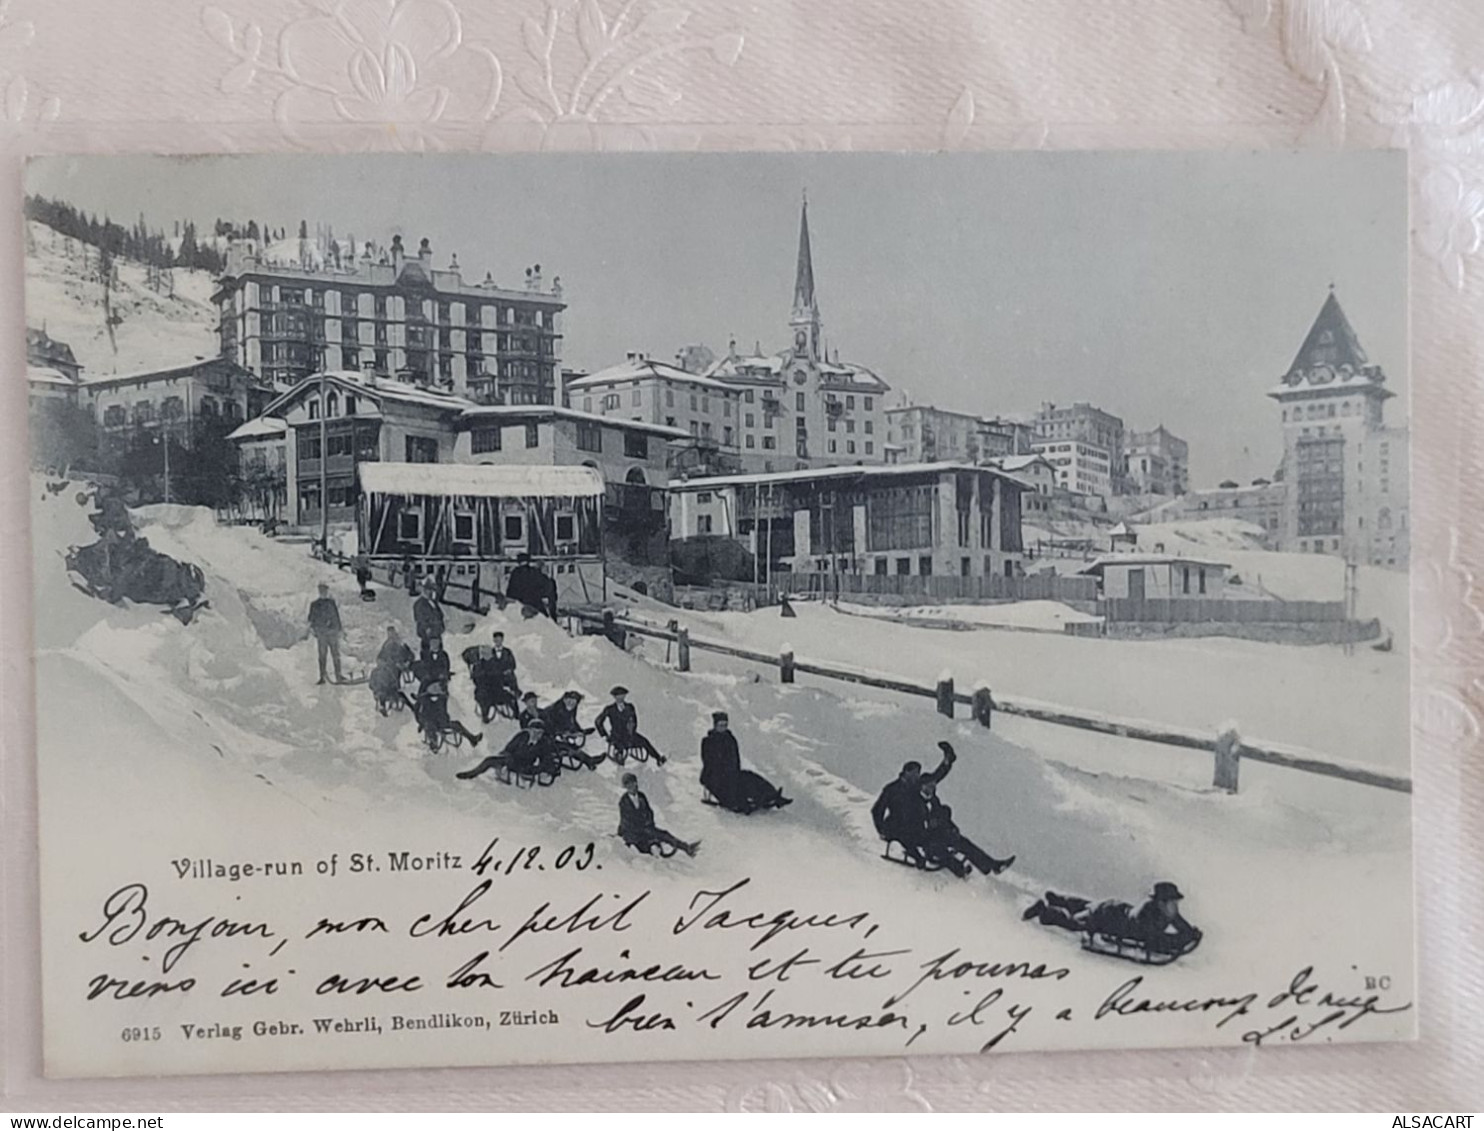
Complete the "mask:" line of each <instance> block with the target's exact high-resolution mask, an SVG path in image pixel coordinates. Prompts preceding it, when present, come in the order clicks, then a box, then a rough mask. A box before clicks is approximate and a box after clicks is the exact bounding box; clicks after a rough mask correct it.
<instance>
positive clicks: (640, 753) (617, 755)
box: [608, 738, 716, 805]
mask: <svg viewBox="0 0 1484 1131" xmlns="http://www.w3.org/2000/svg"><path fill="white" fill-rule="evenodd" d="M608 757H609V758H610V759H612V761H613V764H614V765H615V766H622V765H623V764H624V763H625V762H627V761H628V760H629V759H630V758H632V759H633V760H634V761H636V762H647V761H649V751H648V750H646V749H645V748H644V747H642V746H615V745H614V743H613V740H612V739H611V738H610V739H609V740H608ZM707 796H708V797H709V796H710V794H707ZM711 804H712V805H715V804H716V802H715V801H714V800H713V801H712V802H711Z"/></svg>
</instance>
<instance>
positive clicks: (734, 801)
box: [701, 711, 793, 814]
mask: <svg viewBox="0 0 1484 1131" xmlns="http://www.w3.org/2000/svg"><path fill="white" fill-rule="evenodd" d="M701 786H702V788H704V789H705V790H706V792H708V793H709V794H711V796H712V797H713V798H714V799H715V801H716V803H717V804H718V805H720V806H721V807H722V808H723V809H729V810H731V811H732V812H733V813H744V814H746V813H755V812H757V811H758V810H759V809H781V808H782V807H783V806H785V805H792V804H793V798H791V797H784V796H783V791H782V790H781V789H779V788H778V787H777V786H776V785H774V784H773V783H772V782H770V781H768V779H767V778H765V777H763V776H762V775H761V774H757V773H753V771H751V770H744V769H743V768H742V753H741V751H740V750H739V749H738V747H737V736H736V735H734V734H733V733H732V731H731V722H730V720H729V719H728V718H727V713H726V712H725V711H715V712H713V713H712V715H711V730H710V731H708V732H707V734H706V737H705V738H703V739H701Z"/></svg>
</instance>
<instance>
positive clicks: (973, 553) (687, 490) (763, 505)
mask: <svg viewBox="0 0 1484 1131" xmlns="http://www.w3.org/2000/svg"><path fill="white" fill-rule="evenodd" d="M1026 490H1027V487H1026V484H1025V483H1023V482H1022V481H1021V480H1019V479H1018V478H1016V477H1014V476H1011V475H1008V474H1006V473H1005V472H1002V471H1000V470H998V469H997V468H991V467H984V466H976V465H971V464H955V463H926V464H889V465H886V466H869V467H833V468H812V469H807V470H802V471H785V472H775V473H771V474H769V473H764V474H752V475H735V476H720V477H715V478H708V479H691V480H689V481H687V482H684V483H674V484H671V487H670V530H671V537H672V538H673V539H675V540H676V541H677V542H678V543H684V542H685V541H687V540H692V539H704V538H726V539H731V540H734V541H736V542H737V543H739V544H740V545H741V546H743V547H744V548H745V549H746V550H747V552H748V553H749V554H750V555H752V556H753V557H754V558H759V559H764V560H766V562H767V563H768V571H769V572H770V573H776V572H779V571H783V572H789V573H794V574H806V573H826V574H828V573H847V574H850V573H853V574H871V575H876V576H898V577H932V576H939V577H942V576H948V577H985V576H993V577H1013V576H1015V575H1016V574H1017V572H1018V571H1020V570H1021V569H1022V568H1023V566H1022V558H1023V554H1022V541H1021V496H1022V494H1023V493H1024V492H1025V491H1026Z"/></svg>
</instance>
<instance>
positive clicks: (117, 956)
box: [24, 150, 1419, 1077]
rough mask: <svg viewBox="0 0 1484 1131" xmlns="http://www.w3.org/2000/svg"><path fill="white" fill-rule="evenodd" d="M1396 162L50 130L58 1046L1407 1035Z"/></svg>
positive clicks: (809, 1052) (92, 1067) (1403, 437)
mask: <svg viewBox="0 0 1484 1131" xmlns="http://www.w3.org/2000/svg"><path fill="white" fill-rule="evenodd" d="M1407 195H1408V188H1407V161H1406V156H1405V155H1404V154H1403V153H1401V152H1398V151H1390V150H1374V151H1347V152H1341V151H1319V150H1315V151H1308V152H1287V151H1266V152H1239V151H1227V152H1221V153H1216V152H1186V153H1156V152H1145V153H1138V152H1083V153H1062V154H1052V153H1045V152H1040V153H1033V152H1021V153H1015V152H999V153H954V154H947V153H913V154H906V153H847V152H837V153H822V154H807V155H806V154H760V153H752V154H748V153H728V154H705V153H688V154H583V155H577V154H556V153H546V154H523V155H511V156H498V157H496V156H473V155H469V156H451V155H419V156H389V155H379V156H328V155H322V156H258V157H193V158H178V157H106V156H89V157H45V158H36V159H33V160H32V161H31V162H30V163H29V165H28V167H27V172H26V195H25V235H24V243H25V318H26V350H27V356H26V373H27V380H28V386H29V421H30V429H31V442H32V446H31V472H30V476H31V478H30V490H31V504H30V506H31V531H30V538H31V547H32V570H33V575H32V576H33V586H34V601H35V606H34V608H35V638H34V648H35V671H36V680H35V683H36V718H37V734H36V765H37V778H38V784H39V814H40V845H39V848H40V861H41V883H40V895H41V900H40V902H41V935H40V938H41V951H42V955H41V964H42V975H43V976H42V1002H43V1013H44V1047H45V1066H46V1072H47V1074H48V1075H51V1076H58V1077H97V1076H145V1075H175V1074H215V1073H236V1072H275V1071H288V1070H300V1069H303V1070H319V1069H381V1068H415V1067H443V1066H448V1067H455V1066H474V1065H479V1066H493V1065H507V1064H544V1063H598V1062H610V1061H676V1060H710V1059H739V1058H778V1057H831V1058H841V1057H858V1056H859V1057H864V1056H875V1057H881V1056H917V1055H940V1054H957V1055H970V1054H981V1053H982V1054H991V1053H1003V1052H1028V1051H1034V1050H1051V1049H1060V1050H1067V1049H1104V1048H1148V1047H1200V1046H1234V1047H1244V1046H1250V1047H1259V1048H1271V1049H1285V1048H1289V1047H1298V1048H1303V1047H1310V1046H1318V1045H1326V1044H1332V1043H1341V1042H1376V1041H1398V1040H1410V1039H1413V1038H1414V1037H1415V1036H1416V1032H1417V1028H1418V1025H1419V1016H1418V1005H1417V1000H1416V992H1415V986H1416V972H1415V943H1414V923H1413V882H1412V873H1413V865H1412V847H1411V842H1412V815H1411V793H1412V780H1411V753H1410V732H1409V661H1408V656H1409V649H1410V644H1411V634H1410V624H1409V612H1408V560H1409V552H1410V551H1409V545H1410V529H1411V506H1410V485H1409V478H1410V476H1409V461H1410V444H1409V419H1408V416H1409V414H1408V404H1409V383H1408V372H1407V359H1408V306H1407V239H1408V217H1407ZM1279 1055H1282V1054H1281V1053H1280V1054H1279Z"/></svg>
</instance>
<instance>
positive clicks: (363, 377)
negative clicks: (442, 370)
mask: <svg viewBox="0 0 1484 1131" xmlns="http://www.w3.org/2000/svg"><path fill="white" fill-rule="evenodd" d="M322 377H323V378H324V380H325V381H326V383H328V384H332V385H340V386H341V387H342V388H346V389H349V390H350V391H352V392H354V393H356V394H357V395H364V396H367V397H370V398H371V399H372V400H375V401H378V402H380V401H382V400H393V401H401V402H403V403H404V404H419V405H424V406H426V407H428V408H440V409H448V410H451V411H462V410H464V409H468V408H474V407H475V405H474V402H473V401H471V400H469V399H468V398H466V397H460V396H456V395H454V394H453V393H444V392H440V391H438V390H436V389H426V388H423V387H422V386H421V385H409V384H404V383H403V382H401V381H395V380H393V379H391V378H390V377H371V376H368V375H367V374H365V373H361V372H360V371H358V370H355V369H329V370H326V371H325V372H324V373H323V374H320V373H311V374H310V375H309V376H308V377H304V378H301V379H300V381H299V383H298V384H297V385H295V386H294V387H293V388H292V389H290V390H289V391H288V392H286V393H283V394H282V395H281V396H279V397H278V398H276V399H275V400H274V401H273V403H272V404H270V405H268V407H267V408H265V409H264V410H263V415H265V416H268V415H271V414H274V413H276V412H277V411H278V410H279V409H281V408H282V407H283V406H285V405H288V404H292V403H293V402H295V401H297V400H298V399H299V398H300V397H301V396H303V395H305V394H306V393H312V392H315V391H317V390H318V389H319V385H320V379H321V378H322Z"/></svg>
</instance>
